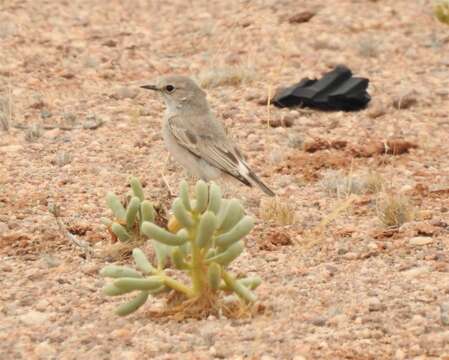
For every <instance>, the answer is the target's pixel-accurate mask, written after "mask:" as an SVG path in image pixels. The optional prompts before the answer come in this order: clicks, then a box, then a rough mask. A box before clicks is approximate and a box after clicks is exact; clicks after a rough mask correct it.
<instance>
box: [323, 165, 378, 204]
mask: <svg viewBox="0 0 449 360" xmlns="http://www.w3.org/2000/svg"><path fill="white" fill-rule="evenodd" d="M384 183H385V181H384V179H383V178H382V176H381V175H380V174H379V173H376V172H373V171H370V172H368V173H367V174H364V175H354V174H349V175H345V174H344V173H343V172H342V171H341V170H332V169H331V170H327V171H326V172H325V173H324V175H323V178H322V179H321V180H320V185H321V187H322V188H323V189H324V190H326V191H327V192H328V193H331V194H336V195H337V197H347V196H349V195H351V194H356V195H360V194H365V193H373V194H377V193H378V192H380V191H381V190H382V189H383V187H384Z"/></svg>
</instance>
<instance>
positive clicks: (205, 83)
mask: <svg viewBox="0 0 449 360" xmlns="http://www.w3.org/2000/svg"><path fill="white" fill-rule="evenodd" d="M254 79H255V71H254V69H253V68H252V67H249V66H224V67H221V68H213V69H209V70H205V71H203V72H201V73H200V74H198V76H197V80H198V83H199V85H200V86H201V87H202V88H205V89H207V88H213V87H218V86H226V85H230V86H238V85H241V84H243V83H249V82H251V81H253V80H254Z"/></svg>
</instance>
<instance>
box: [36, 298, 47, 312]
mask: <svg viewBox="0 0 449 360" xmlns="http://www.w3.org/2000/svg"><path fill="white" fill-rule="evenodd" d="M49 306H50V303H49V302H48V301H47V300H46V299H41V300H39V301H38V302H37V303H36V304H35V305H34V307H35V308H36V310H39V311H45V310H47V309H48V307H49Z"/></svg>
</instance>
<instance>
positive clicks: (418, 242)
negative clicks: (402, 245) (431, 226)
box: [408, 236, 433, 246]
mask: <svg viewBox="0 0 449 360" xmlns="http://www.w3.org/2000/svg"><path fill="white" fill-rule="evenodd" d="M408 242H409V244H410V245H412V246H424V245H429V244H431V243H432V242H433V239H432V238H431V237H428V236H416V237H414V238H411V239H410V240H409V241H408Z"/></svg>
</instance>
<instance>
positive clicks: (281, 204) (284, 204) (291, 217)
mask: <svg viewBox="0 0 449 360" xmlns="http://www.w3.org/2000/svg"><path fill="white" fill-rule="evenodd" d="M259 216H260V218H261V219H263V220H266V221H272V222H274V223H275V224H278V225H283V226H284V225H292V224H294V223H295V220H296V219H295V207H294V204H292V203H290V202H288V201H282V200H281V199H279V198H277V197H275V198H269V199H262V200H261V202H260V207H259Z"/></svg>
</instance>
